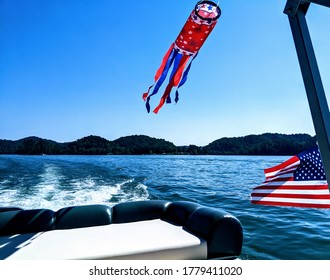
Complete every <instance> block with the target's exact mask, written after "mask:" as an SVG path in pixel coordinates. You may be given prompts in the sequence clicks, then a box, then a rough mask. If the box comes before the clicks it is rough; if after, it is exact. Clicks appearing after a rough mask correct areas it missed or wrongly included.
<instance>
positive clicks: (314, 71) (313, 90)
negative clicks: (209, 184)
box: [284, 0, 330, 190]
mask: <svg viewBox="0 0 330 280" xmlns="http://www.w3.org/2000/svg"><path fill="white" fill-rule="evenodd" d="M311 3H313V4H318V5H322V6H325V7H328V8H330V0H287V3H286V5H285V8H284V13H285V14H287V15H288V18H289V23H290V26H291V31H292V35H293V39H294V43H295V47H296V52H297V55H298V60H299V64H300V69H301V73H302V76H303V80H304V85H305V89H306V94H307V99H308V103H309V108H310V111H311V115H312V119H313V124H314V129H315V133H316V138H317V141H318V146H319V149H320V152H321V157H322V162H323V166H324V170H325V174H326V177H327V182H328V186H329V190H330V184H329V182H330V112H329V107H328V103H327V99H326V95H325V91H324V87H323V84H322V78H321V75H320V71H319V68H318V64H317V60H316V56H315V52H314V49H313V43H312V40H311V36H310V33H309V30H308V25H307V21H306V14H307V11H308V8H309V7H310V4H311Z"/></svg>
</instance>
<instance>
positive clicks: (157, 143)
mask: <svg viewBox="0 0 330 280" xmlns="http://www.w3.org/2000/svg"><path fill="white" fill-rule="evenodd" d="M314 145H316V138H315V136H310V135H308V134H289V135H287V134H279V133H264V134H260V135H247V136H242V137H224V138H220V139H218V140H215V141H213V142H211V143H210V144H208V145H206V146H196V145H187V146H176V145H174V144H173V143H172V142H169V141H166V140H164V139H157V138H153V137H149V136H146V135H132V136H125V137H120V138H118V139H116V140H113V141H110V140H107V139H105V138H102V137H100V136H95V135H90V136H87V137H83V138H81V139H78V140H76V141H72V142H66V143H58V142H56V141H53V140H48V139H43V138H39V137H35V136H32V137H26V138H23V139H20V140H15V141H14V140H0V154H21V155H40V154H47V155H142V154H171V155H180V154H183V155H295V154H297V153H299V152H301V151H303V150H306V149H308V148H310V147H312V146H314Z"/></svg>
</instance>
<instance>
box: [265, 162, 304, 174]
mask: <svg viewBox="0 0 330 280" xmlns="http://www.w3.org/2000/svg"><path fill="white" fill-rule="evenodd" d="M299 164H300V161H297V162H295V163H292V164H290V165H288V166H287V167H284V168H282V169H279V170H276V171H273V172H267V173H266V175H267V176H275V175H276V173H279V172H287V171H289V170H290V169H292V171H293V170H296V169H297V166H299Z"/></svg>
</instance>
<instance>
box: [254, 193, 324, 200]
mask: <svg viewBox="0 0 330 280" xmlns="http://www.w3.org/2000/svg"><path fill="white" fill-rule="evenodd" d="M251 196H252V197H281V198H303V199H330V194H289V193H252V194H251Z"/></svg>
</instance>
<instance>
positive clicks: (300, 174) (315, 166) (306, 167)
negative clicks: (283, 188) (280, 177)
mask: <svg viewBox="0 0 330 280" xmlns="http://www.w3.org/2000/svg"><path fill="white" fill-rule="evenodd" d="M297 156H298V158H299V159H300V165H299V167H298V168H297V170H296V171H295V172H294V180H295V181H312V180H326V177H325V172H324V168H323V164H322V160H321V155H320V151H319V150H318V148H317V147H315V148H312V149H310V150H308V151H306V152H302V153H300V154H298V155H297Z"/></svg>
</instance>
